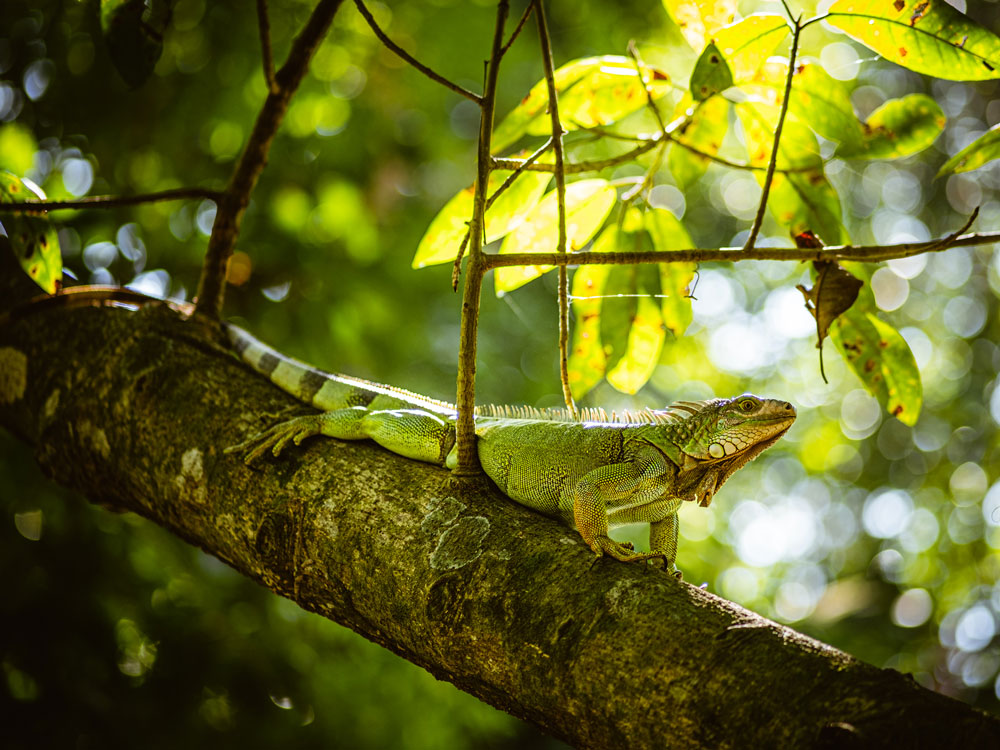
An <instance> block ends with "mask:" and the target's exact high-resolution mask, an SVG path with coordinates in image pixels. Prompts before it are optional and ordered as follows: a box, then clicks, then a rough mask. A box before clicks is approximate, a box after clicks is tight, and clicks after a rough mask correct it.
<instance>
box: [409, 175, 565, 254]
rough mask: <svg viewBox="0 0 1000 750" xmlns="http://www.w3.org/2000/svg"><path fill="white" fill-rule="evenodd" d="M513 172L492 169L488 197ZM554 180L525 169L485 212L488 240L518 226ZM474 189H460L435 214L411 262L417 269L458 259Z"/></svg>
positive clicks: (496, 237) (491, 240)
mask: <svg viewBox="0 0 1000 750" xmlns="http://www.w3.org/2000/svg"><path fill="white" fill-rule="evenodd" d="M510 174H511V173H510V172H508V171H502V170H494V171H493V172H491V173H490V179H489V183H488V185H487V196H489V195H492V194H493V193H494V192H495V191H496V189H497V188H499V187H500V185H502V184H503V182H504V180H506V179H507V178H508V177H510ZM551 179H552V175H551V174H549V173H547V172H528V171H525V172H522V173H521V174H520V175H518V177H517V179H516V180H514V182H513V184H512V185H511V186H510V187H509V188H507V190H505V191H504V192H503V193H501V194H500V196H499V197H498V198H497V199H496V200H495V201H494V202H493V205H492V206H490V207H489V209H488V210H487V211H486V241H487V242H493V241H494V240H498V239H500V238H501V237H504V236H506V235H507V234H508V233H509V232H511V231H513V230H514V229H515V228H516V227H517V226H519V225H520V224H521V222H522V221H523V220H524V217H525V216H526V215H527V214H528V212H530V211H531V209H533V208H534V207H535V206H536V205H537V204H538V201H539V200H540V199H541V197H542V195H543V194H544V193H545V187H546V185H548V184H549V181H550V180H551ZM474 192H475V188H474V186H473V187H467V188H465V189H464V190H461V191H460V192H459V193H458V194H457V195H455V196H454V197H453V198H452V199H451V200H450V201H448V202H447V203H446V204H445V206H444V208H442V209H441V210H440V211H439V212H438V215H437V216H435V217H434V219H433V220H432V221H431V223H430V226H429V227H427V231H426V232H424V236H423V237H422V238H421V240H420V244H419V245H417V252H416V253H415V254H414V256H413V262H412V265H413V267H414V268H423V267H424V266H431V265H434V264H436V263H448V262H449V261H452V260H454V259H455V256H456V255H458V248H459V247H460V246H461V244H462V239H463V238H464V237H465V235H466V233H467V232H468V231H469V224H468V221H469V219H470V218H471V217H472V199H473V194H474Z"/></svg>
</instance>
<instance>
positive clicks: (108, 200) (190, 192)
mask: <svg viewBox="0 0 1000 750" xmlns="http://www.w3.org/2000/svg"><path fill="white" fill-rule="evenodd" d="M222 196H223V193H222V192H220V191H218V190H209V189H207V188H175V189H174V190H162V191H160V192H158V193H142V194H140V195H90V196H87V197H86V198H79V199H77V200H73V201H34V200H32V201H24V202H23V203H0V213H6V214H41V213H45V212H46V211H64V210H69V209H82V208H120V207H121V206H137V205H140V204H142V203H161V202H163V201H182V200H191V199H196V198H200V199H202V200H210V201H215V202H216V203H219V201H220V200H222Z"/></svg>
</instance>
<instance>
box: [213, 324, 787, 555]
mask: <svg viewBox="0 0 1000 750" xmlns="http://www.w3.org/2000/svg"><path fill="white" fill-rule="evenodd" d="M227 330H228V333H229V338H230V340H231V341H232V343H233V347H234V348H235V349H236V351H237V352H238V353H239V354H240V356H241V357H242V358H243V359H244V361H246V362H247V363H248V364H249V365H250V366H251V367H253V368H254V369H255V370H257V371H258V372H260V373H261V374H263V375H266V376H267V377H269V378H270V379H271V380H272V381H273V382H274V383H275V384H276V385H278V386H279V387H280V388H282V389H283V390H285V391H287V392H288V393H290V394H291V395H293V396H295V397H296V398H298V399H299V400H301V401H304V402H305V403H307V404H311V405H312V406H315V407H316V408H318V409H320V410H321V411H322V413H321V414H311V415H308V416H303V417H297V418H295V419H291V420H288V421H285V422H281V423H279V424H276V425H274V426H273V427H271V428H270V429H268V430H265V431H264V432H262V433H260V434H259V435H255V436H254V437H252V438H251V439H250V440H248V441H246V442H244V443H241V444H240V445H235V446H232V447H231V448H228V449H227V452H237V451H246V457H245V460H246V462H247V463H250V462H252V461H254V460H256V459H257V458H259V457H261V456H263V455H264V454H265V453H266V452H268V451H270V452H271V453H272V454H273V455H275V456H277V455H279V454H280V453H281V451H282V450H284V448H285V447H286V446H287V445H288V444H289V443H290V442H292V443H295V444H296V445H298V444H299V443H301V442H302V441H303V440H304V439H305V438H307V437H310V436H311V435H327V436H329V437H335V438H340V439H341V440H362V439H366V438H370V439H372V440H374V441H375V442H377V443H378V444H379V445H381V446H383V447H384V448H388V449H389V450H390V451H392V452H393V453H398V454H399V455H401V456H406V457H408V458H413V459H416V460H418V461H427V462H429V463H434V464H438V465H441V466H447V467H448V468H454V465H455V459H456V455H455V450H454V447H455V421H456V418H457V416H458V415H457V412H456V410H455V407H454V406H453V405H452V404H448V403H445V402H443V401H435V400H434V399H429V398H426V397H425V396H420V395H418V394H415V393H410V392H409V391H404V390H400V389H398V388H393V387H391V386H385V385H380V384H378V383H371V382H369V381H366V380H360V379H358V378H351V377H347V376H344V375H331V374H329V373H324V372H321V371H319V370H315V369H313V368H311V367H309V366H308V365H304V364H302V363H300V362H296V361H295V360H292V359H289V358H288V357H285V356H284V355H282V354H279V353H278V352H276V351H275V350H273V349H271V348H270V347H268V346H266V345H265V344H262V343H261V342H260V341H258V340H257V339H255V338H254V337H253V336H251V335H250V334H249V333H247V332H246V331H243V330H242V329H240V328H237V327H235V326H227ZM794 421H795V409H794V408H793V407H792V405H791V404H789V403H788V402H786V401H777V400H773V399H761V398H758V397H757V396H753V395H751V394H744V395H742V396H737V397H736V398H732V399H715V400H713V401H706V402H700V403H692V402H685V401H682V402H680V403H678V404H675V405H674V406H672V407H670V408H669V409H666V410H662V411H660V410H657V411H654V410H647V411H644V412H640V413H638V414H626V415H624V416H623V417H622V418H621V419H619V418H617V417H616V416H615V415H612V416H611V417H610V418H608V417H607V416H606V415H605V414H604V413H603V412H595V411H587V412H585V413H584V414H583V415H582V421H574V420H572V419H570V418H568V417H567V415H566V414H565V413H564V412H562V411H558V410H551V411H549V410H545V411H538V410H534V409H519V408H510V407H486V408H484V409H481V410H477V416H476V436H477V443H476V445H477V449H478V453H479V460H480V462H481V463H482V466H483V470H484V471H485V472H486V474H487V475H488V476H489V477H490V479H492V480H493V481H494V482H495V483H496V484H497V486H498V487H499V488H500V489H501V490H502V491H503V492H504V493H505V494H506V495H507V496H508V497H510V498H512V499H513V500H516V501H517V502H519V503H521V504H522V505H525V506H527V507H528V508H531V509H532V510H536V511H539V512H541V513H544V514H546V515H549V516H554V517H557V518H561V519H562V520H563V521H565V522H566V523H567V524H568V525H570V526H572V527H574V528H576V529H577V530H578V531H579V532H580V535H581V536H582V537H583V540H584V541H585V542H586V543H587V544H588V545H589V546H590V548H591V549H592V550H593V551H594V552H595V553H596V554H597V555H598V556H601V555H610V556H611V557H614V558H616V559H618V560H623V561H632V560H649V559H660V560H663V562H664V566H665V567H666V568H668V569H670V570H674V560H675V559H676V557H677V510H678V508H679V507H680V504H681V503H682V502H684V501H685V500H690V501H697V502H699V503H700V504H701V505H703V506H707V505H708V504H709V503H710V502H711V501H712V497H713V496H714V495H715V493H716V492H718V490H719V488H721V487H722V485H723V484H724V483H725V481H726V480H727V479H728V478H729V477H730V476H732V474H733V473H734V472H735V471H736V470H737V469H739V468H740V467H741V466H743V465H744V464H746V463H747V462H748V461H751V460H752V459H754V458H755V457H757V456H758V455H759V454H760V453H761V452H762V451H764V450H765V449H766V448H768V447H769V446H771V445H773V444H774V443H775V442H776V441H777V440H778V439H779V438H780V437H781V436H782V435H783V434H784V433H785V432H786V431H787V430H788V428H789V427H791V425H792V422H794ZM635 522H645V523H649V525H650V552H648V553H636V552H634V551H633V549H632V546H631V545H630V544H628V543H621V542H616V541H614V540H613V539H611V538H610V537H609V536H608V529H609V526H614V525H617V524H623V523H635Z"/></svg>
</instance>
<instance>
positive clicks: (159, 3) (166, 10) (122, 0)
mask: <svg viewBox="0 0 1000 750" xmlns="http://www.w3.org/2000/svg"><path fill="white" fill-rule="evenodd" d="M173 4H174V0H152V1H151V2H147V0H101V29H102V31H103V32H104V41H105V42H106V43H107V45H108V54H109V55H110V56H111V62H112V63H113V64H114V66H115V70H117V71H118V74H119V75H120V76H121V77H122V79H123V80H124V81H125V83H127V84H128V85H129V87H130V88H136V87H138V86H141V85H142V84H143V83H145V81H146V79H148V78H149V76H151V75H152V74H153V69H154V68H155V67H156V63H157V61H158V60H159V59H160V55H161V54H163V33H164V32H165V31H166V29H167V26H169V25H170V17H171V14H172V12H173Z"/></svg>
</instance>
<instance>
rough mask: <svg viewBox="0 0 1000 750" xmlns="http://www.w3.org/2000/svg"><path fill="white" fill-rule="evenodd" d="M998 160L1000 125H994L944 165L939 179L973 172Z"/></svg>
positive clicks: (938, 175) (940, 170) (999, 153)
mask: <svg viewBox="0 0 1000 750" xmlns="http://www.w3.org/2000/svg"><path fill="white" fill-rule="evenodd" d="M996 158H1000V123H998V124H996V125H994V126H993V127H992V128H990V129H989V130H987V131H986V132H985V133H983V134H982V135H981V136H979V137H978V138H977V139H976V140H974V141H973V142H972V143H970V144H969V145H968V146H966V147H965V148H963V149H962V150H961V151H959V152H958V153H957V154H955V155H954V156H953V157H951V158H950V159H949V160H948V161H946V162H945V163H944V164H942V165H941V169H939V170H938V173H937V177H944V176H945V175H949V174H954V173H956V172H971V171H972V170H973V169H979V168H980V167H981V166H983V165H984V164H987V163H989V162H991V161H993V160H994V159H996Z"/></svg>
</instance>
